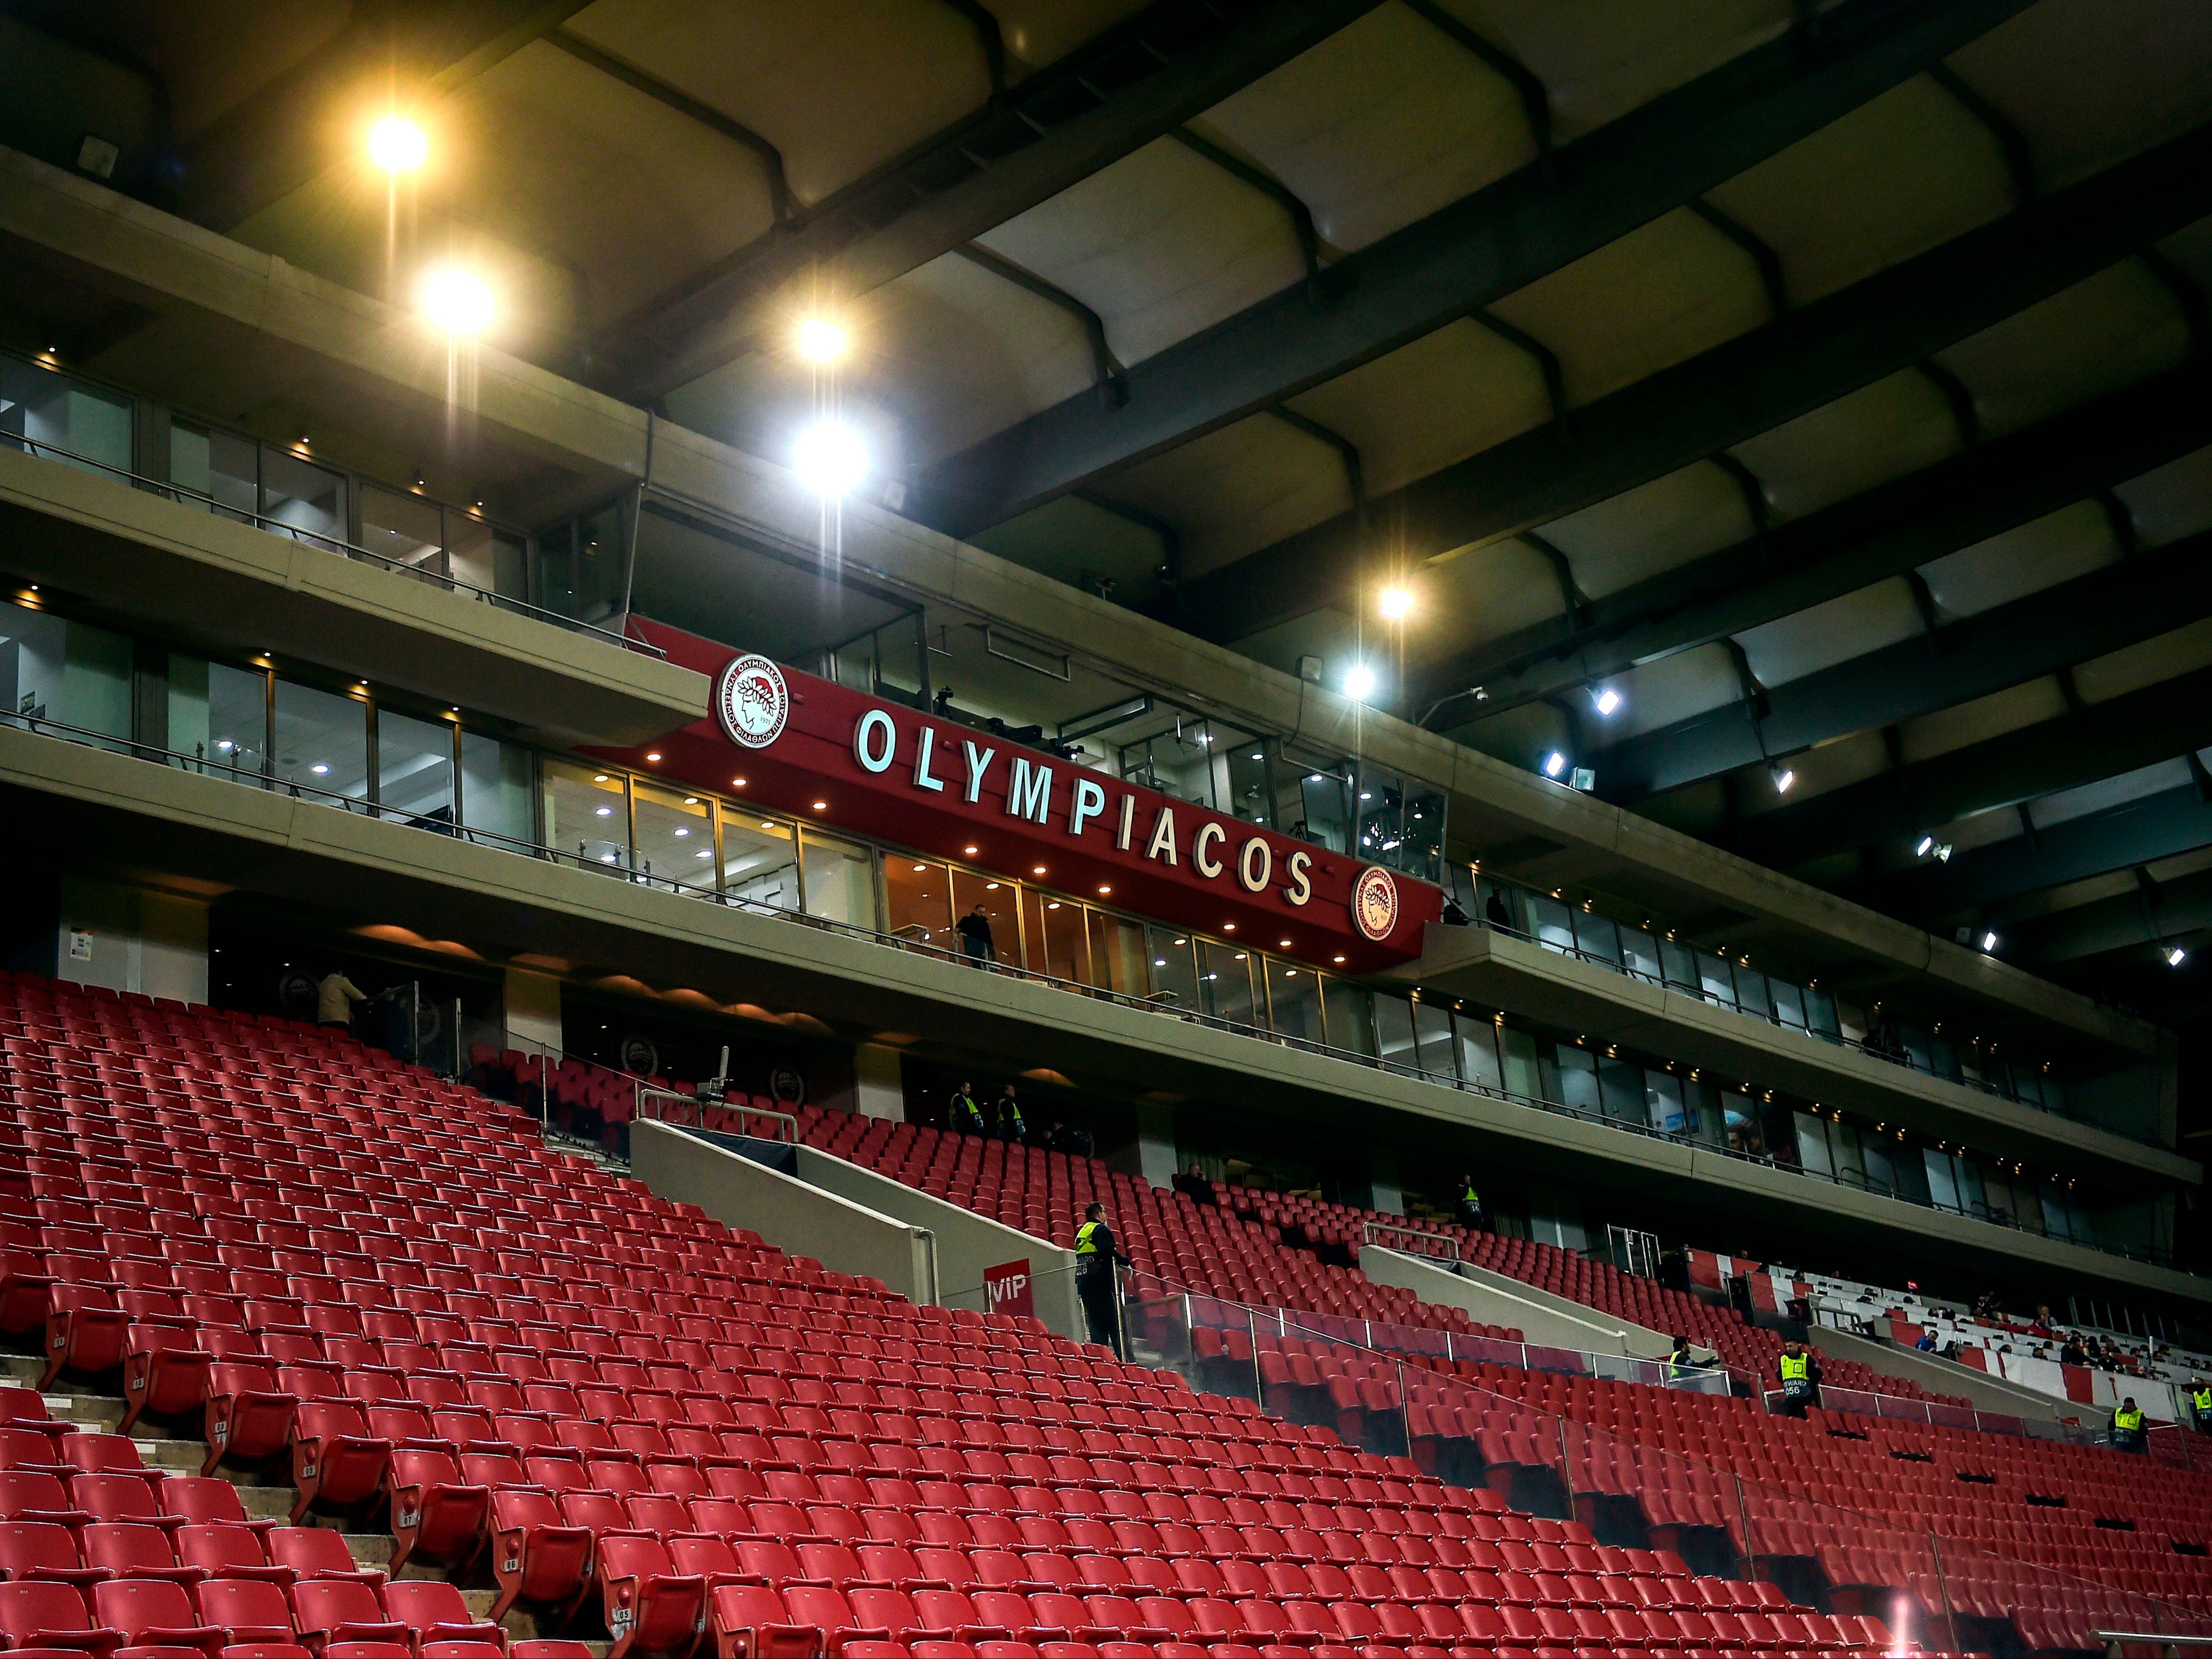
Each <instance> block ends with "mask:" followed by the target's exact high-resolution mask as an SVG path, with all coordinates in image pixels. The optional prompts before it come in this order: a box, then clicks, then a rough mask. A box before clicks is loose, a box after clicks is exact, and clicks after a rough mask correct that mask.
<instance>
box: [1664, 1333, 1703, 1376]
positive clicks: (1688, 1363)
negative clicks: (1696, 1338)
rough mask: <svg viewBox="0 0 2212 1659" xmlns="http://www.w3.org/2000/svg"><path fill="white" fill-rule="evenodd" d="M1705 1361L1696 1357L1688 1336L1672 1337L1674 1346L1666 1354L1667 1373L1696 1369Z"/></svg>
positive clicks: (1674, 1373)
mask: <svg viewBox="0 0 2212 1659" xmlns="http://www.w3.org/2000/svg"><path fill="white" fill-rule="evenodd" d="M1705 1363H1706V1362H1705V1360H1702V1359H1700V1358H1698V1357H1697V1354H1696V1352H1694V1351H1693V1350H1692V1348H1691V1346H1690V1339H1689V1338H1688V1337H1686V1336H1677V1337H1676V1338H1675V1339H1674V1347H1673V1348H1672V1349H1671V1350H1670V1351H1669V1352H1668V1355H1667V1374H1668V1376H1675V1375H1677V1374H1678V1373H1680V1372H1682V1371H1686V1370H1698V1369H1699V1368H1700V1367H1702V1366H1703V1365H1705Z"/></svg>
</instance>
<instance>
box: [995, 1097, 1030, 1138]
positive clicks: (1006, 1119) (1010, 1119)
mask: <svg viewBox="0 0 2212 1659" xmlns="http://www.w3.org/2000/svg"><path fill="white" fill-rule="evenodd" d="M998 1116H999V1139H1001V1140H1003V1141H1006V1142H1007V1143H1008V1144H1009V1145H1018V1144H1020V1143H1021V1142H1023V1141H1024V1140H1027V1139H1029V1138H1030V1131H1029V1125H1027V1124H1026V1123H1024V1122H1023V1121H1022V1103H1021V1102H1019V1101H1018V1100H1016V1099H1015V1098H1014V1085H1012V1084H1011V1083H1009V1084H1008V1085H1006V1091H1005V1092H1004V1093H1002V1094H1001V1095H1000V1097H999V1106H998Z"/></svg>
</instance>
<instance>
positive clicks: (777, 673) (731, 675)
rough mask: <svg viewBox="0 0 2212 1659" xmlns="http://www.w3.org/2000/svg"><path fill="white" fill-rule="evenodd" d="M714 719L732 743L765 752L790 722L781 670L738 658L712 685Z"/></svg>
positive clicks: (763, 662)
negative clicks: (718, 721)
mask: <svg viewBox="0 0 2212 1659" xmlns="http://www.w3.org/2000/svg"><path fill="white" fill-rule="evenodd" d="M714 716H715V718H716V719H717V720H720V722H721V726H722V730H723V732H726V734H727V735H728V737H729V739H730V741H731V742H732V743H734V744H739V745H741V746H742V747H744V748H746V749H765V748H767V747H768V746H769V744H772V743H774V742H775V740H776V739H777V738H780V737H781V736H782V735H783V728H784V726H785V725H786V723H787V722H788V721H789V720H790V719H791V690H790V688H789V687H787V686H786V685H785V684H784V683H783V671H782V670H781V668H778V667H777V666H776V665H775V664H774V663H772V662H770V661H769V659H767V658H766V657H759V656H744V657H739V658H738V659H736V660H734V661H733V662H732V663H731V664H730V665H729V666H728V667H727V668H725V669H724V670H723V671H722V678H720V680H718V681H716V682H715V684H714Z"/></svg>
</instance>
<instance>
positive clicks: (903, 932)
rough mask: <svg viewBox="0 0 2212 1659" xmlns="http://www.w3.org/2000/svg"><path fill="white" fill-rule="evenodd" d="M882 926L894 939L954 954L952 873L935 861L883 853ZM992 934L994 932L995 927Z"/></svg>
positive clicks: (958, 945) (955, 948) (957, 943)
mask: <svg viewBox="0 0 2212 1659" xmlns="http://www.w3.org/2000/svg"><path fill="white" fill-rule="evenodd" d="M884 927H885V928H886V929H888V930H889V931H890V934H891V936H892V937H893V938H895V939H911V940H912V941H913V942H914V943H915V944H916V945H934V946H936V947H937V948H938V949H939V950H940V951H957V950H958V949H959V948H960V940H959V939H958V937H957V935H956V934H954V933H953V931H952V872H951V871H950V870H948V869H946V868H945V866H943V865H941V864H939V863H938V862H937V861H936V860H934V859H910V858H908V857H907V856H906V855H905V854H902V853H886V854H884ZM992 931H993V933H994V935H995V933H996V932H997V930H996V929H995V928H994V929H993V930H992Z"/></svg>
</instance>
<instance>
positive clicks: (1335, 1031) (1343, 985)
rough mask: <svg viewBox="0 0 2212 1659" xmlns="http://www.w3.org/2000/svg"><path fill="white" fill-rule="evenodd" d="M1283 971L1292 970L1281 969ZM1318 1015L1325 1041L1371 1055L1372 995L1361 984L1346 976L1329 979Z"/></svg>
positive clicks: (1372, 1030)
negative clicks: (1324, 1024) (1323, 1023)
mask: <svg viewBox="0 0 2212 1659" xmlns="http://www.w3.org/2000/svg"><path fill="white" fill-rule="evenodd" d="M1283 971H1284V972H1285V974H1288V973H1291V972H1292V971H1294V970H1292V969H1287V968H1286V969H1284V970H1283ZM1322 1018H1324V1019H1325V1020H1327V1022H1328V1042H1329V1046H1330V1047H1331V1048H1348V1049H1350V1050H1351V1051H1352V1053H1353V1054H1367V1055H1370V1056H1371V1055H1373V1054H1374V1053H1375V1051H1376V1040H1375V994H1374V993H1373V992H1372V991H1370V990H1369V989H1368V988H1367V987H1365V986H1364V985H1354V984H1353V983H1352V981H1350V980H1348V979H1333V980H1331V981H1329V982H1328V994H1327V996H1326V997H1324V998H1323V999H1322Z"/></svg>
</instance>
